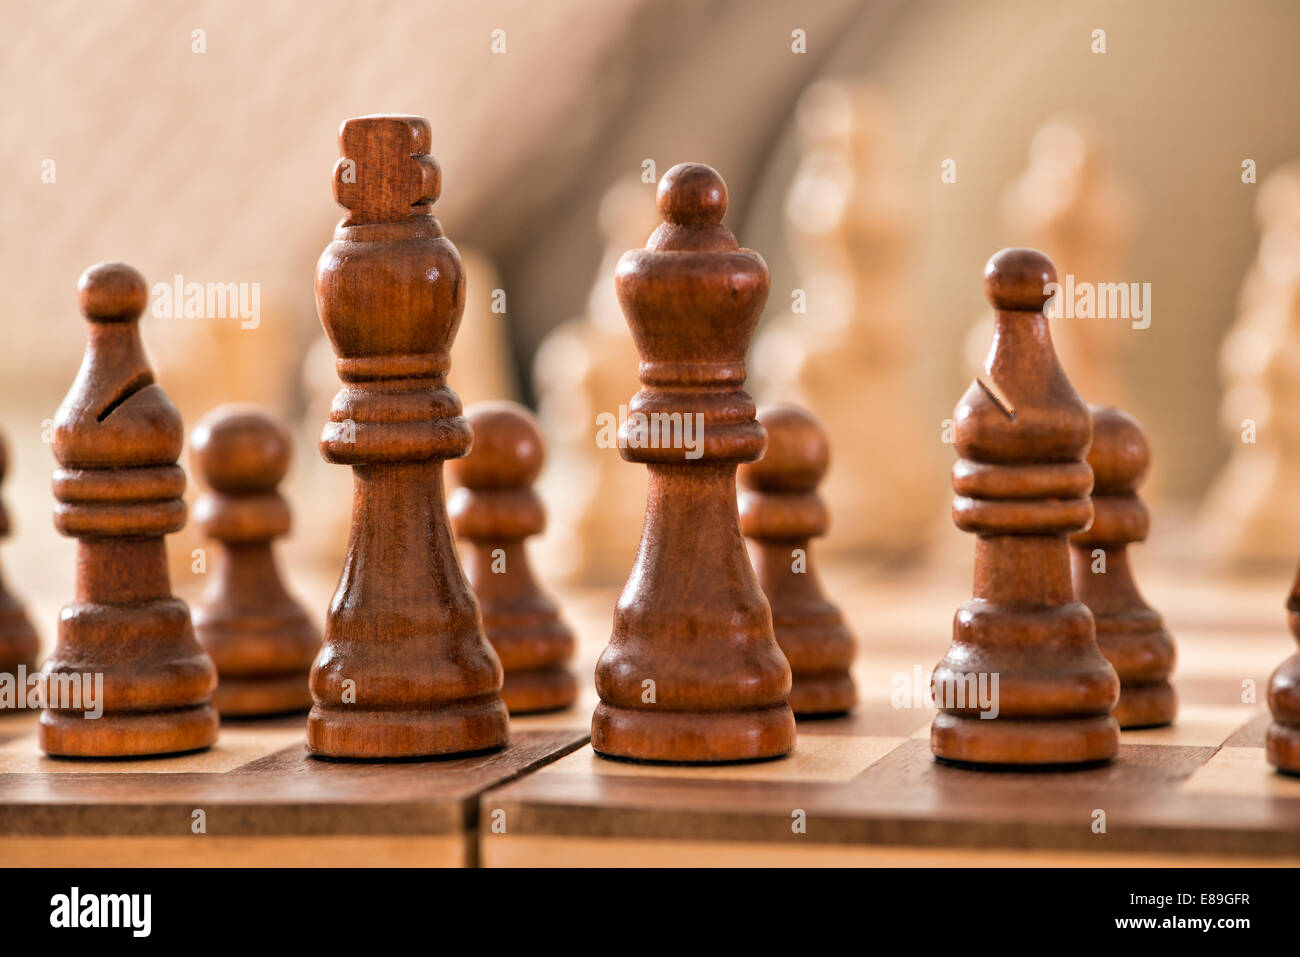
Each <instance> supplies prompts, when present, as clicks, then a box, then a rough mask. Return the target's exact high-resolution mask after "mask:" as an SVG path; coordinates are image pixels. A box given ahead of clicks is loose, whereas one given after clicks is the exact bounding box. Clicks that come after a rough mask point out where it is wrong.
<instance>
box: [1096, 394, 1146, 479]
mask: <svg viewBox="0 0 1300 957" xmlns="http://www.w3.org/2000/svg"><path fill="white" fill-rule="evenodd" d="M1088 410H1089V411H1090V412H1091V413H1092V448H1091V449H1090V450H1089V451H1088V464H1089V465H1091V466H1092V477H1093V478H1092V480H1093V485H1092V491H1093V494H1094V495H1125V494H1130V493H1132V492H1136V491H1137V489H1138V486H1139V485H1141V484H1142V479H1143V477H1144V476H1145V475H1146V471H1147V468H1148V467H1149V466H1150V464H1151V446H1150V444H1149V443H1148V442H1147V437H1146V435H1145V434H1144V433H1143V431H1142V426H1141V425H1139V424H1138V421H1137V419H1135V418H1133V416H1131V415H1129V414H1128V413H1127V412H1125V411H1123V410H1122V409H1116V408H1113V407H1111V406H1098V405H1092V406H1089V407H1088Z"/></svg>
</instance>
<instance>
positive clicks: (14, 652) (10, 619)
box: [0, 593, 40, 710]
mask: <svg viewBox="0 0 1300 957" xmlns="http://www.w3.org/2000/svg"><path fill="white" fill-rule="evenodd" d="M4 603H5V596H4V595H3V593H0V674H14V673H16V672H17V671H18V666H19V665H26V667H27V671H28V672H29V673H33V672H35V671H36V655H37V652H38V650H39V646H40V640H39V639H38V638H37V636H36V629H35V628H33V627H32V623H31V621H29V620H28V618H27V615H26V613H25V612H24V611H23V610H22V608H21V607H19V606H18V605H17V604H16V603H15V604H14V605H13V607H11V608H7V609H6V608H5V607H4ZM0 710H2V709H0Z"/></svg>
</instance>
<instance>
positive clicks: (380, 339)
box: [307, 116, 509, 758]
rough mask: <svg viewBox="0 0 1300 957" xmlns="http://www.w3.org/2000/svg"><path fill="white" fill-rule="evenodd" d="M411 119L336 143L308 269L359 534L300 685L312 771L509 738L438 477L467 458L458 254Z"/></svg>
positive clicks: (373, 125)
mask: <svg viewBox="0 0 1300 957" xmlns="http://www.w3.org/2000/svg"><path fill="white" fill-rule="evenodd" d="M430 142H431V134H430V130H429V123H428V121H427V120H425V119H423V118H421V117H418V116H363V117H360V118H356V119H350V120H346V121H344V123H343V125H342V127H341V128H340V129H339V148H340V151H341V153H342V158H341V159H340V160H339V162H338V163H337V164H336V166H335V167H334V197H335V199H336V200H337V201H338V203H339V205H341V206H343V207H344V208H345V209H347V211H348V213H347V215H346V216H344V217H343V219H342V220H341V221H340V222H339V225H338V228H337V229H336V230H335V233H334V241H333V242H332V243H331V244H330V245H329V246H328V247H326V249H325V252H324V253H322V254H321V258H320V261H319V263H318V264H317V267H316V304H317V308H318V309H319V311H320V316H321V323H322V324H323V325H324V327H325V331H326V333H327V334H328V335H329V337H330V342H331V344H332V345H333V346H334V352H335V354H336V355H337V356H338V372H339V377H340V378H341V379H342V380H343V388H342V390H341V391H340V392H339V394H338V395H337V396H336V397H335V399H334V404H333V406H332V407H331V409H330V421H329V423H328V424H327V425H326V426H325V429H324V431H323V432H322V433H321V440H320V448H321V454H322V455H323V456H324V457H325V460H326V461H328V462H333V463H336V464H339V465H350V466H352V471H353V477H354V480H355V485H354V492H353V499H352V528H351V534H350V537H349V540H348V551H347V558H346V559H345V561H344V566H343V575H342V578H341V580H340V581H339V586H338V590H337V591H336V592H335V595H334V600H333V602H332V603H331V605H330V609H329V613H328V615H327V616H326V619H325V642H324V646H323V647H322V648H321V652H320V655H319V656H318V657H317V659H316V663H315V665H314V666H313V667H312V672H311V692H312V699H313V700H314V701H315V705H314V706H313V707H312V710H311V714H310V716H309V717H308V720H307V745H308V747H309V749H310V750H311V752H312V753H313V754H316V755H319V756H323V757H334V758H401V757H419V756H430V755H441V754H457V753H463V752H470V751H483V750H486V749H489V748H498V747H501V746H502V745H504V744H505V743H506V741H507V739H508V737H509V729H508V725H507V717H506V707H505V704H504V703H503V702H502V701H501V695H500V690H501V663H500V661H499V660H498V659H497V656H496V652H494V651H493V650H492V646H491V645H489V644H488V642H487V639H486V638H485V637H484V635H483V625H482V622H481V620H480V617H479V610H478V604H477V602H476V601H475V599H474V595H473V593H472V592H471V591H470V588H469V584H468V583H467V582H466V581H465V575H464V572H463V571H462V570H461V567H460V560H459V558H458V557H457V555H456V547H455V545H454V544H453V542H452V538H451V528H450V526H449V523H448V520H447V510H446V505H445V502H444V491H443V475H442V463H443V461H444V460H445V459H449V458H459V457H460V456H462V455H464V454H465V453H466V452H467V451H469V447H470V440H471V434H470V429H469V423H468V422H466V421H465V418H464V417H463V416H462V415H461V407H460V399H458V398H457V397H456V393H454V392H453V391H452V390H451V389H450V388H448V386H447V370H448V368H449V367H450V364H451V362H450V352H451V343H452V339H453V338H454V337H455V334H456V328H457V326H458V325H459V323H460V317H461V313H462V311H463V310H464V308H465V277H464V275H463V271H462V269H461V265H460V257H459V256H458V255H457V253H456V247H455V246H453V245H452V244H451V242H450V241H449V240H448V239H447V238H446V236H444V235H443V231H442V227H441V225H439V223H438V220H437V219H435V218H434V216H433V203H434V201H435V200H436V199H437V198H438V193H439V190H440V187H441V173H440V171H439V168H438V163H437V161H436V160H435V159H434V158H433V157H432V156H430V155H429V148H430Z"/></svg>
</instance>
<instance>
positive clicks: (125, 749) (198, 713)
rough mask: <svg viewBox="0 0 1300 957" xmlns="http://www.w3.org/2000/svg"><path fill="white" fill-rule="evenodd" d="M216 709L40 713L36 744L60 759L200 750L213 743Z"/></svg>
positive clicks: (207, 705) (127, 756) (216, 722)
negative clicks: (90, 715)
mask: <svg viewBox="0 0 1300 957" xmlns="http://www.w3.org/2000/svg"><path fill="white" fill-rule="evenodd" d="M218 723H219V722H218V718H217V710H216V708H214V707H212V706H211V705H210V704H202V705H198V706H196V707H192V708H177V709H175V710H173V711H149V712H141V713H139V714H105V715H102V716H101V717H99V718H87V717H84V716H83V714H82V713H81V712H72V713H69V712H64V711H52V710H49V709H46V710H44V711H42V712H41V723H40V734H39V737H40V746H41V750H42V751H44V752H45V753H46V754H49V755H53V756H55V757H66V758H135V757H145V756H149V755H156V754H157V755H161V754H180V753H182V752H185V751H201V750H203V749H204V748H207V747H210V746H211V745H212V744H213V743H214V742H215V741H216V740H217V728H218Z"/></svg>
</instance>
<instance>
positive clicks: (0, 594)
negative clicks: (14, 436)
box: [0, 437, 40, 710]
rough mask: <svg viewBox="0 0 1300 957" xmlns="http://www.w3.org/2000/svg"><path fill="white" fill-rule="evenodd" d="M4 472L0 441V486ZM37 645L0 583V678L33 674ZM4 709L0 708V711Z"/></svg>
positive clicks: (3, 517) (1, 522) (3, 524)
mask: <svg viewBox="0 0 1300 957" xmlns="http://www.w3.org/2000/svg"><path fill="white" fill-rule="evenodd" d="M7 470H8V454H7V452H6V449H5V442H4V439H3V438H2V437H0V482H3V481H4V477H5V472H6V471H7ZM8 534H9V512H8V511H7V510H6V509H5V507H4V503H3V502H0V538H5V537H6V536H8ZM39 644H40V642H39V640H38V639H37V637H36V629H35V628H33V627H32V623H31V620H30V619H29V618H28V617H27V612H26V611H24V610H23V606H22V605H21V604H19V602H18V599H17V598H15V597H14V596H13V594H12V593H11V592H10V591H9V590H8V589H7V588H6V587H5V584H4V580H3V579H0V674H7V675H15V677H16V673H17V671H18V668H19V667H20V666H21V667H23V668H26V669H27V670H28V671H35V670H36V653H37V649H38V646H39ZM3 708H4V706H3V705H0V710H3Z"/></svg>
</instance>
